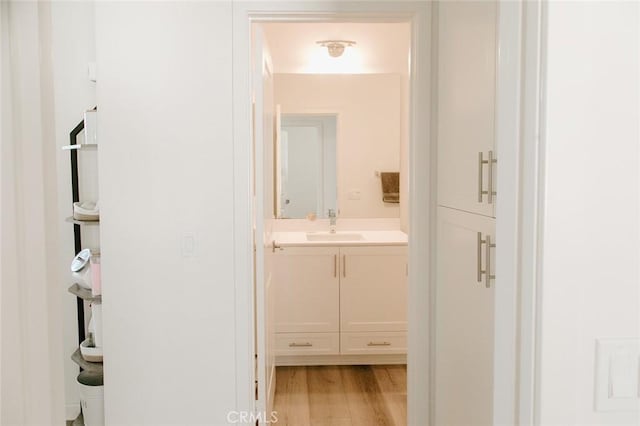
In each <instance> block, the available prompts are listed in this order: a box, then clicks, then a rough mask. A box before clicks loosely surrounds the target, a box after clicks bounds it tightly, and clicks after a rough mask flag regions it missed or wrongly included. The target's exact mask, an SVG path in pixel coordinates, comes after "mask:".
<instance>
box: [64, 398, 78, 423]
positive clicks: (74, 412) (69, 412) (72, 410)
mask: <svg viewBox="0 0 640 426" xmlns="http://www.w3.org/2000/svg"><path fill="white" fill-rule="evenodd" d="M65 408H66V414H65V415H66V417H67V420H75V419H76V417H78V414H80V403H79V402H78V403H76V404H67V405H66V406H65Z"/></svg>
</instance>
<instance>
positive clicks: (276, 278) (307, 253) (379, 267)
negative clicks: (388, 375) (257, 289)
mask: <svg viewBox="0 0 640 426" xmlns="http://www.w3.org/2000/svg"><path fill="white" fill-rule="evenodd" d="M273 237H274V240H273V247H272V250H271V254H272V255H273V283H272V285H273V289H274V292H273V294H274V300H273V304H274V306H273V308H274V309H273V324H274V332H275V342H274V345H275V355H276V364H277V365H322V364H377V363H386V364H389V363H405V362H406V351H407V272H408V270H407V236H406V234H404V233H403V232H401V231H349V232H337V233H334V234H332V233H329V232H280V233H274V234H273Z"/></svg>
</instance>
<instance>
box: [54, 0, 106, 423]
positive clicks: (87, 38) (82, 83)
mask: <svg viewBox="0 0 640 426" xmlns="http://www.w3.org/2000/svg"><path fill="white" fill-rule="evenodd" d="M51 21H52V28H53V31H52V39H51V40H52V50H53V52H52V58H53V77H54V82H53V83H54V94H55V122H56V128H55V147H56V160H57V168H58V180H57V185H58V199H59V204H58V224H59V225H58V233H59V241H60V247H59V249H58V250H56V252H55V254H56V255H57V271H56V274H57V279H58V282H59V297H60V299H61V303H62V306H63V309H62V319H63V324H64V330H63V332H64V343H63V347H64V353H63V355H64V359H63V360H64V378H65V397H66V398H65V399H66V417H67V419H74V418H75V417H76V416H77V415H78V413H79V412H80V404H79V397H78V386H77V384H76V376H77V375H78V365H77V364H76V363H74V362H73V361H71V358H70V355H71V354H72V353H73V352H74V351H75V350H76V349H77V347H78V326H77V322H76V318H77V317H76V315H77V313H76V298H75V297H73V295H71V294H70V293H68V292H67V288H68V287H69V285H70V284H71V282H70V277H69V268H68V266H69V263H70V261H71V259H72V258H73V254H74V245H73V226H72V225H71V224H69V223H67V222H65V220H64V219H65V218H66V217H69V216H71V200H72V196H71V170H70V156H69V151H62V149H61V147H62V146H64V145H68V144H69V132H70V131H71V129H73V128H74V127H75V126H76V125H77V124H78V123H79V122H80V121H81V120H82V118H83V115H82V114H83V112H84V111H85V110H87V109H89V108H93V107H94V106H95V105H96V93H95V92H96V89H95V85H96V84H95V83H94V82H91V81H89V78H88V74H87V66H88V63H89V62H93V61H95V28H94V21H95V7H94V3H93V2H92V1H88V2H67V1H57V2H52V3H51ZM80 137H81V138H82V137H84V133H81V134H80ZM97 155H98V153H97V151H82V152H80V153H79V155H78V160H79V161H78V162H79V169H80V192H81V196H82V197H81V199H83V200H86V199H92V200H95V199H96V198H97V183H98V179H97V174H98V171H97ZM97 231H98V229H97V228H96V227H85V228H83V229H82V240H83V244H84V247H91V248H94V247H99V242H98V235H97V234H98V232H97Z"/></svg>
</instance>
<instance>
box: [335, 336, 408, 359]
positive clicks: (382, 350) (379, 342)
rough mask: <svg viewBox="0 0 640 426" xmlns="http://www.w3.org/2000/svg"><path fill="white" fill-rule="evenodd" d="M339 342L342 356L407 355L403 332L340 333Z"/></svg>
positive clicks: (405, 337)
mask: <svg viewBox="0 0 640 426" xmlns="http://www.w3.org/2000/svg"><path fill="white" fill-rule="evenodd" d="M340 340H341V341H340V348H341V353H342V354H343V355H360V354H406V353H407V333H406V332H404V331H399V332H388V333H385V332H367V333H342V334H341V336H340Z"/></svg>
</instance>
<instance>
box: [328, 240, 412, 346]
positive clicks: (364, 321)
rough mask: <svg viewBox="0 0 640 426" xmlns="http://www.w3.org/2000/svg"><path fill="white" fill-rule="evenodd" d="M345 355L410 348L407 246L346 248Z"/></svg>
mask: <svg viewBox="0 0 640 426" xmlns="http://www.w3.org/2000/svg"><path fill="white" fill-rule="evenodd" d="M340 261H341V271H340V272H341V275H340V332H341V339H340V341H341V352H342V353H345V354H367V353H406V350H407V342H406V331H407V248H406V247H341V248H340Z"/></svg>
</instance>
